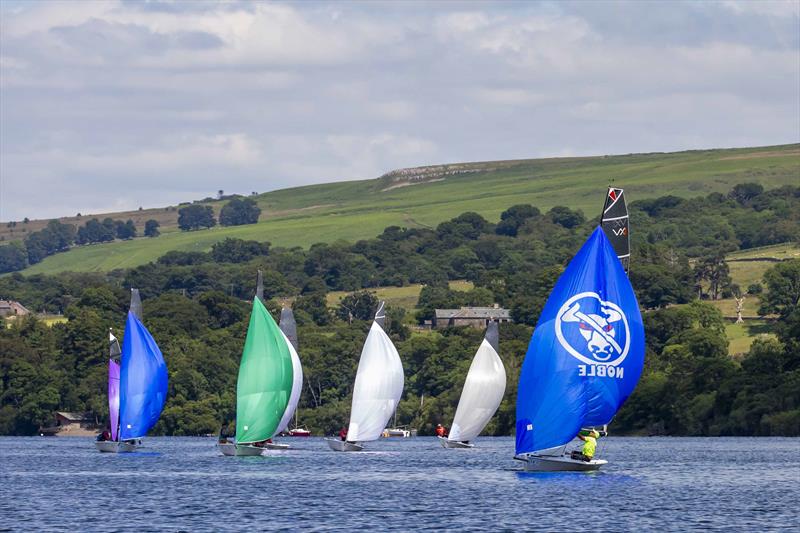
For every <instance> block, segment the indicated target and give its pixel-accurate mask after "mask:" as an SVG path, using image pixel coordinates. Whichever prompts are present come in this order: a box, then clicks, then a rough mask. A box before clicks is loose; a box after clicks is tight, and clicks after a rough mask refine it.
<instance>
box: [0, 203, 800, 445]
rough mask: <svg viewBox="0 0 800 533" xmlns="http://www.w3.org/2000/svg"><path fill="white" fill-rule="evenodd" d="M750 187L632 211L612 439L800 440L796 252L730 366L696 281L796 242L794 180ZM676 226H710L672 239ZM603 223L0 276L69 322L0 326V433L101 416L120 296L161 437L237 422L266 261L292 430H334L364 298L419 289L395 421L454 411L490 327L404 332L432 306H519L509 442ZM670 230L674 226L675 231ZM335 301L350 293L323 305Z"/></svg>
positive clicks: (395, 232) (246, 248) (394, 311)
mask: <svg viewBox="0 0 800 533" xmlns="http://www.w3.org/2000/svg"><path fill="white" fill-rule="evenodd" d="M747 191H750V192H749V193H747V194H742V192H743V191H742V189H741V188H738V189H737V188H734V190H732V191H731V193H730V194H729V195H725V196H723V195H709V196H706V197H699V198H695V199H689V200H680V199H679V201H678V200H675V199H673V198H671V197H663V198H660V199H655V200H648V201H645V202H642V203H640V202H634V203H633V204H632V205H631V218H632V228H633V233H632V237H633V258H632V262H631V264H632V268H631V281H632V284H633V286H634V289H635V290H636V293H637V297H638V298H639V303H640V305H641V306H642V308H643V309H644V310H645V311H646V312H645V314H644V317H645V327H646V337H647V357H646V368H645V372H644V374H643V377H642V380H641V382H640V385H639V387H638V388H637V390H636V391H635V393H634V394H633V395H632V397H631V398H630V399H629V401H628V403H627V404H626V405H625V407H624V408H623V410H622V411H621V412H620V413H619V415H618V417H617V419H616V420H615V423H614V425H613V426H612V429H613V430H614V431H617V432H630V433H648V434H650V433H657V434H673V435H677V434H705V435H714V434H726V435H773V434H795V435H796V434H800V398H798V393H797V391H798V390H800V387H798V386H797V385H798V384H800V346H798V339H800V311H798V304H799V303H800V294H798V287H800V261H797V260H794V261H785V262H782V263H778V264H776V265H775V266H774V267H773V268H772V269H770V270H769V271H768V272H767V274H766V275H765V276H764V280H763V284H764V290H763V292H762V293H761V294H760V298H761V303H762V305H761V308H760V312H762V313H763V314H765V315H770V316H774V317H775V319H774V320H773V321H772V322H770V323H769V324H768V326H766V327H765V329H766V330H768V332H770V333H772V334H773V336H772V337H769V338H765V339H760V340H757V341H756V342H755V343H754V344H753V347H752V348H751V350H750V352H749V353H748V354H747V355H745V356H744V357H743V358H742V359H741V360H737V359H732V358H731V357H729V356H728V350H727V338H726V337H725V331H724V322H723V319H722V316H721V314H720V313H719V311H717V310H716V308H714V307H712V306H711V305H709V304H708V303H706V302H704V301H703V300H704V299H706V298H710V297H711V296H710V295H709V294H708V292H709V291H710V289H709V285H708V283H709V282H708V280H704V279H702V278H699V277H698V276H699V270H698V268H699V267H698V265H699V264H700V263H701V262H702V260H703V259H704V258H706V257H709V256H711V255H712V254H719V253H724V252H725V251H730V250H731V249H737V248H741V247H743V246H744V242H745V241H744V240H743V238H744V237H747V239H748V240H747V241H746V242H747V243H748V244H749V245H755V244H756V243H757V244H759V245H760V244H773V243H774V242H776V241H777V242H797V241H798V239H797V236H798V234H799V233H798V230H799V229H800V221H798V217H800V189H798V188H796V187H783V188H781V189H773V190H770V191H764V190H761V191H760V192H758V193H757V194H752V189H747ZM747 191H745V192H747ZM748 216H757V217H760V218H761V219H762V220H772V218H771V217H778V218H780V219H781V221H789V222H791V224H789V225H788V226H786V227H785V228H784V229H782V230H781V231H780V232H778V233H776V232H775V231H774V230H772V229H763V228H755V230H753V229H752V228H749V227H747V228H746V226H745V225H743V224H741V223H740V222H738V221H739V220H740V219H742V218H745V217H748ZM681 218H683V222H684V223H685V222H686V221H687V220H698V219H702V220H704V221H705V223H703V224H690V225H689V226H690V227H686V228H683V227H682V226H681ZM596 223H597V219H594V220H587V219H586V217H585V216H584V215H583V213H581V212H579V211H575V210H571V209H568V208H566V207H557V208H553V209H550V210H548V211H547V212H542V211H540V210H539V209H537V208H536V207H534V206H528V205H517V206H512V207H510V208H509V209H508V210H506V211H505V212H504V213H503V214H502V215H501V219H500V221H499V222H498V223H496V224H494V223H490V222H488V221H486V220H485V219H484V218H483V217H481V216H480V215H477V214H475V213H464V214H462V215H460V216H458V217H455V218H453V219H452V220H449V221H446V222H443V223H442V224H440V225H439V226H437V227H436V228H434V229H418V228H400V227H396V226H392V227H389V228H386V229H385V230H384V231H383V232H382V233H381V234H380V235H379V236H378V237H376V238H374V239H368V240H363V241H359V242H356V243H353V244H347V243H334V244H317V245H314V246H312V247H311V248H309V249H308V250H303V249H299V248H292V249H286V248H274V247H272V246H270V245H269V243H260V242H255V241H245V240H240V239H227V240H225V241H222V242H219V243H217V244H215V245H214V246H213V247H212V249H211V250H210V251H209V252H170V253H168V254H166V255H164V256H162V257H161V258H159V259H158V260H157V261H155V262H153V263H149V264H147V265H142V266H140V267H136V268H133V269H128V270H120V271H115V272H111V273H105V274H100V273H63V274H58V275H54V276H46V275H35V276H23V275H21V274H19V273H14V274H11V275H9V276H5V277H3V278H0V298H13V299H17V300H20V301H21V302H22V303H24V304H25V305H27V306H29V307H32V308H36V309H42V308H44V309H47V310H49V311H53V312H59V311H61V312H64V313H65V315H66V316H67V318H68V319H69V321H68V322H66V323H64V324H57V325H55V326H53V327H47V326H45V325H44V324H43V323H42V322H40V321H38V320H36V319H35V318H30V319H28V320H18V321H15V322H14V325H13V326H12V327H11V328H8V329H3V330H2V331H0V433H4V434H30V433H32V432H34V431H35V430H36V427H38V425H39V424H43V423H46V422H48V421H49V420H50V418H51V416H52V412H53V411H54V410H57V409H64V410H75V411H82V410H89V411H92V412H94V413H96V414H97V416H98V417H99V418H101V419H102V418H103V417H105V416H106V413H107V407H106V398H105V380H106V371H107V367H106V358H107V355H106V353H105V350H106V346H105V338H106V337H105V335H106V332H107V328H108V327H114V328H115V331H116V332H117V333H118V336H120V335H121V333H122V331H121V328H122V326H123V321H124V317H125V311H126V308H127V298H128V292H127V288H129V287H131V286H135V287H138V288H139V289H140V291H141V293H142V295H143V297H144V316H145V323H146V325H147V326H148V328H149V329H150V331H151V332H152V333H153V335H154V337H155V338H156V340H157V341H158V343H159V345H160V347H161V349H162V351H163V352H164V354H165V357H166V359H167V364H168V367H169V369H170V392H169V399H168V402H167V405H166V408H165V411H164V414H163V416H162V419H161V421H160V422H159V425H158V426H157V427H156V428H155V431H157V432H160V433H163V434H177V435H185V434H203V433H211V432H215V431H218V430H219V426H220V424H222V423H227V422H230V421H232V420H233V418H234V416H235V389H236V375H237V368H238V362H239V358H240V356H241V350H242V344H243V341H244V335H245V331H246V327H247V319H248V316H249V303H248V300H249V299H251V298H252V297H253V293H254V289H255V272H256V270H257V269H262V270H264V282H265V297H266V298H268V308H269V309H270V310H271V312H272V313H273V314H274V316H275V317H276V318H277V316H278V313H279V310H280V305H281V302H282V301H283V300H284V299H285V298H289V297H291V298H293V302H292V306H293V308H294V310H295V316H296V318H297V321H298V325H299V338H300V356H301V360H302V361H303V367H304V376H305V381H306V383H305V386H304V389H303V394H302V397H301V401H300V419H301V421H302V422H303V423H306V424H308V425H309V426H311V428H312V429H313V430H314V431H315V432H317V433H320V432H331V431H334V430H338V428H339V427H341V426H342V425H344V424H345V423H346V421H347V417H348V414H349V397H350V394H351V393H352V385H353V378H354V376H355V369H356V366H357V364H358V356H359V354H360V351H361V345H362V344H363V341H364V338H365V336H366V332H367V330H368V327H369V321H370V315H371V312H372V308H373V307H374V303H375V297H374V295H373V294H372V293H371V292H370V290H369V289H370V288H373V287H377V286H385V285H396V286H402V285H406V284H409V283H423V284H424V287H423V289H422V291H421V294H420V298H419V302H418V304H417V308H416V309H415V310H414V313H413V316H407V313H406V310H404V309H401V308H391V307H390V308H389V309H388V310H387V315H388V321H387V328H388V331H389V333H390V335H391V336H392V338H393V340H394V341H395V343H396V345H397V348H398V351H399V352H400V356H401V359H402V360H403V364H404V368H405V372H406V388H405V393H404V396H403V399H402V401H401V404H400V406H399V409H398V420H399V422H400V423H408V424H411V425H413V426H415V427H417V428H419V429H420V431H421V432H422V433H423V434H424V433H430V432H432V431H433V428H434V427H435V425H436V424H437V423H444V424H448V423H449V422H450V421H451V420H452V416H453V414H454V410H455V406H456V403H457V401H458V397H459V395H460V389H461V385H462V384H463V380H464V377H465V376H466V372H467V369H468V368H469V364H470V361H471V358H472V355H473V354H474V352H475V350H476V349H477V347H478V345H479V343H480V339H481V337H482V335H483V333H482V332H481V331H478V330H474V329H470V328H450V329H445V330H441V331H422V332H420V331H415V330H413V329H412V328H410V327H409V326H410V325H411V324H413V323H414V322H422V321H424V320H426V319H427V318H429V317H430V314H431V313H432V311H433V309H435V308H438V307H458V306H459V305H489V304H491V303H500V304H502V305H503V306H506V307H508V308H510V309H511V311H512V317H513V318H514V321H515V323H514V324H504V325H503V326H502V327H501V332H500V333H501V341H500V342H501V350H500V352H501V354H500V355H501V357H502V359H503V361H504V364H505V366H506V372H507V375H508V376H509V381H508V387H507V391H506V397H505V398H504V401H503V403H502V404H501V407H500V409H499V411H498V414H497V416H495V417H494V419H493V420H492V422H491V424H490V425H489V427H488V428H487V431H488V433H489V434H497V435H502V434H510V432H511V431H512V430H513V426H514V405H515V399H516V381H517V376H518V375H519V368H520V365H521V362H522V358H523V357H524V354H525V351H526V348H527V344H528V341H529V339H530V335H531V332H532V326H533V325H534V324H535V322H536V320H537V319H538V315H539V313H540V312H541V309H542V306H543V305H544V302H545V300H546V298H547V296H548V295H549V292H550V290H551V289H552V286H553V284H554V283H555V280H556V279H557V278H558V276H559V275H560V273H561V272H562V271H563V268H564V265H565V264H566V262H567V261H568V260H569V259H570V258H571V257H572V255H574V253H575V252H576V251H577V249H578V248H579V247H580V245H581V244H582V242H583V241H584V240H585V238H586V237H587V236H588V234H589V232H590V231H591V229H592V227H593V226H594V225H595V224H596ZM672 225H674V226H676V227H680V228H681V230H680V231H673V230H670V229H669V228H670V227H671V226H672ZM726 228H727V229H726ZM736 228H746V229H741V230H737V229H736ZM722 229H726V231H721V230H722ZM728 230H729V231H728ZM780 238H785V240H783V241H780V240H778V239H780ZM697 243H705V244H703V245H702V246H701V245H698V244H697ZM711 243H713V244H711ZM454 279H468V280H470V281H472V282H473V284H474V288H473V289H472V290H470V291H453V290H451V289H450V288H449V287H448V283H447V282H448V281H449V280H454ZM698 287H699V288H698ZM332 290H344V291H349V292H350V293H351V294H350V295H348V297H346V298H345V299H344V300H343V301H342V302H341V303H340V304H339V305H337V306H333V307H329V306H328V304H327V293H328V292H330V291H332ZM721 290H722V289H719V291H721Z"/></svg>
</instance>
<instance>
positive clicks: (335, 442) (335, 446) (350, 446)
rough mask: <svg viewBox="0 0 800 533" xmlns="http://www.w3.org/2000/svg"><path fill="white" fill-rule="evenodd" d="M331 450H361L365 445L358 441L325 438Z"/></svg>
mask: <svg viewBox="0 0 800 533" xmlns="http://www.w3.org/2000/svg"><path fill="white" fill-rule="evenodd" d="M325 442H327V443H328V446H330V448H331V450H333V451H335V452H360V451H363V450H364V446H362V445H361V444H359V443H357V442H349V441H346V440H341V439H325Z"/></svg>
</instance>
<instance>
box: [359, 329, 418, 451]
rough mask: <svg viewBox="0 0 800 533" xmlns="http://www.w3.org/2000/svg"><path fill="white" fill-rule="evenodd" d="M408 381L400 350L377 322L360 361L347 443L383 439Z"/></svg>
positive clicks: (368, 337)
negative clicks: (384, 431)
mask: <svg viewBox="0 0 800 533" xmlns="http://www.w3.org/2000/svg"><path fill="white" fill-rule="evenodd" d="M404 381H405V377H404V375H403V363H401V362H400V354H398V353H397V348H395V347H394V344H392V340H391V339H390V338H389V336H388V335H387V334H386V333H385V332H384V331H383V328H381V327H380V326H379V325H378V323H377V322H373V323H372V327H371V328H370V330H369V335H367V340H366V341H365V342H364V348H363V349H362V350H361V359H360V360H359V362H358V372H357V373H356V382H355V385H354V386H353V405H352V408H351V410H350V427H349V428H348V430H347V440H349V441H351V442H356V441H360V442H365V441H370V440H375V439H377V438H378V437H380V435H381V433H382V432H383V430H384V428H386V423H387V422H388V421H389V419H390V418H391V417H392V415H393V414H394V410H395V408H396V407H397V403H398V402H399V401H400V396H402V394H403V383H404Z"/></svg>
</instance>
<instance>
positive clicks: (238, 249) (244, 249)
mask: <svg viewBox="0 0 800 533" xmlns="http://www.w3.org/2000/svg"><path fill="white" fill-rule="evenodd" d="M269 246H270V244H269V243H268V242H257V241H245V240H242V239H232V238H230V237H228V238H226V239H225V240H224V241H221V242H218V243H215V244H214V245H213V246H212V247H211V257H212V258H213V259H214V261H217V262H218V263H246V262H247V261H250V260H251V259H253V258H254V257H258V256H260V255H267V254H268V253H269Z"/></svg>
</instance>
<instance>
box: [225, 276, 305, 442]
mask: <svg viewBox="0 0 800 533" xmlns="http://www.w3.org/2000/svg"><path fill="white" fill-rule="evenodd" d="M263 291H264V284H263V277H262V273H261V271H259V272H258V289H257V291H256V296H255V298H253V308H252V311H251V313H250V323H249V325H248V328H247V337H246V338H245V343H244V350H243V351H242V360H241V363H240V364H239V377H238V380H237V383H236V442H235V443H233V442H225V443H219V444H218V446H219V449H220V451H221V452H222V454H223V455H228V456H237V455H238V456H242V455H245V456H251V455H261V454H262V453H263V452H264V450H265V449H266V448H267V447H268V446H267V442H266V441H268V440H271V439H272V437H274V436H275V435H277V434H278V433H279V432H280V430H281V425H282V424H288V421H289V420H290V419H291V416H292V412H289V413H288V414H287V411H289V410H291V411H294V407H296V406H297V401H298V399H299V398H300V389H299V387H301V386H302V383H303V376H302V370H301V368H300V359H299V358H298V356H297V352H296V351H295V349H294V346H292V343H291V342H290V341H289V339H288V338H287V337H286V335H285V334H284V333H283V331H281V329H280V328H279V327H278V324H276V323H275V320H274V319H273V318H272V316H271V315H270V314H269V311H267V308H266V307H264V304H263V303H262V298H263V294H264V292H263ZM298 384H299V387H298ZM284 427H285V425H284ZM271 447H272V448H273V449H275V448H276V447H277V448H286V447H288V446H286V445H283V446H274V445H273V446H271Z"/></svg>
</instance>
